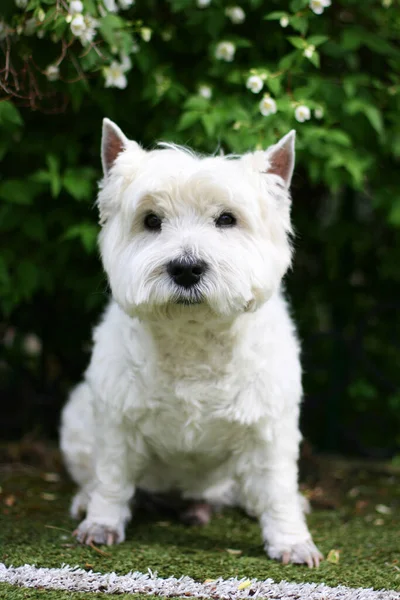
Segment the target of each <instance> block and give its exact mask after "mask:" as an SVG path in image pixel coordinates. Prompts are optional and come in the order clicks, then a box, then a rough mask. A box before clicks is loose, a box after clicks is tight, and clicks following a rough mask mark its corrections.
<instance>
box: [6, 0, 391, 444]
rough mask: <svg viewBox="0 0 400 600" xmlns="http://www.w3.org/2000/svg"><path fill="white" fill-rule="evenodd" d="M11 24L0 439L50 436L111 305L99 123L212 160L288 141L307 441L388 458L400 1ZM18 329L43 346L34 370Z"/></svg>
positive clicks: (135, 7) (67, 8) (44, 8)
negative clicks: (101, 254)
mask: <svg viewBox="0 0 400 600" xmlns="http://www.w3.org/2000/svg"><path fill="white" fill-rule="evenodd" d="M2 10H3V20H2V21H1V22H0V40H1V41H0V47H1V51H2V56H3V59H4V60H3V64H2V67H1V87H2V89H3V92H4V94H5V96H4V100H3V101H2V102H1V103H0V127H1V131H0V156H1V158H2V162H3V169H2V175H1V179H0V199H1V206H0V232H1V240H2V244H3V248H2V252H1V255H0V290H1V294H0V298H1V300H0V301H1V309H2V311H3V315H4V317H3V325H2V327H3V330H4V334H5V337H4V340H5V344H3V353H4V361H3V363H2V365H3V366H2V369H3V371H4V372H5V373H6V374H7V377H6V380H7V383H6V386H5V388H4V390H5V393H7V394H11V395H12V397H13V398H15V403H16V404H18V405H19V406H20V409H21V410H23V412H24V415H25V420H24V419H22V420H21V417H19V421H18V423H17V422H16V421H15V418H14V417H13V413H12V411H11V410H10V411H9V414H8V420H6V427H7V431H8V433H9V434H10V435H11V433H12V432H14V433H19V432H20V431H21V430H27V429H30V428H32V427H33V426H35V425H38V424H40V423H42V424H43V423H45V424H46V423H47V425H45V426H43V425H41V427H43V428H44V429H46V428H47V429H48V430H52V428H53V429H54V422H55V418H56V417H55V415H56V414H57V411H58V407H59V403H60V398H61V397H62V396H63V394H65V391H66V389H67V388H68V386H69V385H70V384H71V383H72V382H73V381H74V380H75V379H76V378H77V377H78V376H79V372H80V370H81V369H82V367H83V365H84V363H85V361H86V360H87V353H86V355H85V352H84V345H85V344H86V343H87V339H88V336H89V331H90V327H91V325H92V323H93V321H94V319H95V318H96V317H97V315H98V314H99V311H100V310H101V308H102V307H103V305H104V302H105V299H106V293H105V290H106V284H105V282H104V278H103V277H102V275H101V269H100V266H99V262H98V259H97V255H96V243H95V240H96V234H97V223H96V222H97V215H96V212H95V211H94V210H93V200H94V197H95V193H96V180H97V179H98V177H99V176H100V171H99V166H100V161H99V156H98V154H99V153H98V147H99V135H100V123H101V118H102V117H103V116H108V117H110V118H111V119H114V120H116V121H117V122H118V124H119V125H120V126H121V127H122V128H123V129H124V130H125V132H126V133H127V134H128V135H129V136H131V137H133V138H134V139H137V140H138V141H140V142H141V143H143V144H144V145H146V146H147V145H149V144H152V143H154V141H155V140H157V139H168V140H171V141H174V142H177V143H183V144H189V145H191V146H193V147H195V148H196V149H197V150H200V151H206V152H210V151H211V152H213V151H216V150H218V149H219V148H222V149H223V150H225V151H229V152H245V151H247V150H249V149H254V148H264V147H266V146H268V145H269V144H271V143H273V142H274V141H275V140H276V139H277V138H278V137H279V136H281V135H283V134H284V133H286V132H287V131H288V130H289V129H291V128H296V130H297V132H298V141H297V150H298V154H297V165H298V167H297V171H296V175H295V179H294V185H293V194H294V198H295V201H294V207H293V216H294V221H295V225H296V227H297V230H298V231H299V232H300V235H299V238H298V241H297V246H298V249H297V259H296V265H295V270H294V273H293V274H292V275H290V276H289V277H288V280H287V285H288V287H289V291H290V294H291V297H292V299H293V306H294V309H295V312H296V315H297V318H298V321H299V328H300V333H301V336H302V337H303V338H304V347H305V355H304V361H305V366H306V378H305V382H306V390H307V395H306V411H305V422H304V429H305V431H306V433H307V434H308V435H309V436H310V438H311V439H312V440H314V441H315V442H316V443H317V445H319V447H321V448H326V449H340V448H341V449H344V450H349V451H357V452H360V451H361V452H363V451H364V450H365V449H366V450H365V451H370V450H368V448H369V449H371V448H378V449H379V448H386V450H387V451H388V452H393V451H394V450H395V448H396V444H398V442H399V433H398V432H399V430H400V428H399V425H400V391H399V377H398V368H397V362H398V361H397V357H398V341H397V340H398V339H399V325H398V319H396V309H397V298H396V293H395V290H396V291H397V290H399V287H397V288H396V286H398V284H399V279H400V270H399V268H398V263H399V259H400V250H399V243H398V242H399V233H398V232H399V226H400V198H399V197H398V190H399V182H400V170H399V164H398V160H399V156H400V110H399V109H400V106H399V104H400V103H399V97H400V95H399V94H400V77H399V73H400V68H399V67H400V49H399V47H398V44H397V40H398V37H399V33H400V13H399V11H398V8H397V7H396V5H395V2H392V1H391V0H382V2H378V1H377V0H365V1H364V2H359V1H358V0H342V1H339V0H333V1H332V3H331V2H330V0H291V1H286V0H284V1H278V0H275V1H270V2H262V0H247V1H242V2H240V6H237V5H234V3H233V2H232V3H229V2H225V1H222V0H197V1H195V0H169V1H167V0H164V1H156V0H137V1H136V2H134V0H71V1H70V2H67V1H66V0H15V2H14V1H13V0H3V5H2ZM28 333H34V334H35V335H36V336H37V337H38V339H39V340H40V344H41V348H39V350H38V349H37V350H38V351H37V353H36V355H35V356H32V354H34V353H32V352H29V351H28V352H27V347H29V344H27V342H26V339H27V334H28ZM29 339H31V341H32V339H36V338H32V336H31V337H30V338H29V336H28V340H29ZM16 404H14V407H15V405H16ZM42 405H43V406H44V407H46V408H49V407H50V406H51V407H52V410H51V411H50V413H51V414H50V416H48V413H46V414H45V411H44V410H41V409H40V406H42ZM38 407H39V410H38ZM10 428H11V429H10Z"/></svg>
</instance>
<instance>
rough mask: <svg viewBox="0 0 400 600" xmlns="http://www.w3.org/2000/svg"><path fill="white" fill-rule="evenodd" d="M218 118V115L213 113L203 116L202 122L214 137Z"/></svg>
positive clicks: (210, 135)
mask: <svg viewBox="0 0 400 600" xmlns="http://www.w3.org/2000/svg"><path fill="white" fill-rule="evenodd" d="M217 120H218V117H217V119H216V115H214V114H213V113H207V114H205V115H203V116H202V117H201V122H202V124H203V126H204V129H205V130H206V133H207V135H208V136H209V137H212V136H213V135H214V133H215V128H216V125H217Z"/></svg>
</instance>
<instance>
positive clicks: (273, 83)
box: [266, 77, 282, 96]
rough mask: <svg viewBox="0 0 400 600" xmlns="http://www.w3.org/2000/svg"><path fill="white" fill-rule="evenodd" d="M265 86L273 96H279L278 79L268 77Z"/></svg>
mask: <svg viewBox="0 0 400 600" xmlns="http://www.w3.org/2000/svg"><path fill="white" fill-rule="evenodd" d="M266 85H267V87H268V89H269V90H270V92H271V93H272V94H273V95H274V96H279V95H280V94H281V92H282V82H281V78H280V77H268V78H267V81H266Z"/></svg>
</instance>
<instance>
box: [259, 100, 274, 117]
mask: <svg viewBox="0 0 400 600" xmlns="http://www.w3.org/2000/svg"><path fill="white" fill-rule="evenodd" d="M259 107H260V113H261V114H262V115H264V117H268V116H269V115H274V114H275V113H276V111H277V110H278V109H277V107H276V102H275V100H274V99H273V98H271V96H268V95H267V96H264V98H263V99H262V100H261V102H260V104H259Z"/></svg>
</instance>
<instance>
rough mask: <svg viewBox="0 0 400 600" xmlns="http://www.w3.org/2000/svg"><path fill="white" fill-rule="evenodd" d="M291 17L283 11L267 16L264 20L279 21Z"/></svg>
mask: <svg viewBox="0 0 400 600" xmlns="http://www.w3.org/2000/svg"><path fill="white" fill-rule="evenodd" d="M288 16H289V15H288V14H287V13H286V12H284V11H281V10H276V11H274V12H272V13H269V14H268V15H265V16H264V17H263V18H264V20H265V21H278V20H279V19H281V18H282V17H288Z"/></svg>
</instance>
